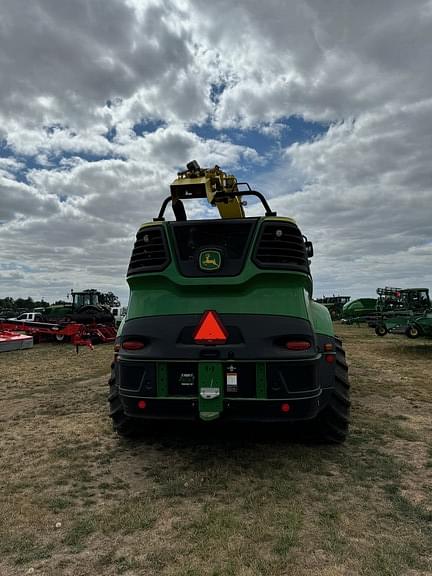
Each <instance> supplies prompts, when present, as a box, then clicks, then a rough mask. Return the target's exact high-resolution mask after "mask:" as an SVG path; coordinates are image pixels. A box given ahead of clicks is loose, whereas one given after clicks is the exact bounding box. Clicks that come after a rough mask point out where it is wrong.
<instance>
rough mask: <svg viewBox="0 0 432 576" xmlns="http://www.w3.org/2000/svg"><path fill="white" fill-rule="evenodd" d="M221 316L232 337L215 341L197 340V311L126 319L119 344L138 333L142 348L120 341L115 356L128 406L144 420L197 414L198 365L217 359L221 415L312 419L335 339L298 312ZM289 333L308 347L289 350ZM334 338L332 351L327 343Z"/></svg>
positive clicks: (327, 379)
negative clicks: (124, 345) (205, 343)
mask: <svg viewBox="0 0 432 576" xmlns="http://www.w3.org/2000/svg"><path fill="white" fill-rule="evenodd" d="M221 319H222V321H223V322H224V325H225V326H226V327H227V328H228V332H229V334H230V338H229V339H228V341H227V342H226V344H224V345H216V346H203V345H197V344H195V343H194V342H193V339H192V337H191V334H192V333H193V328H194V327H195V326H196V325H197V324H198V322H199V320H200V317H199V316H198V315H196V316H195V315H180V316H169V317H152V318H142V319H136V320H132V321H129V322H128V323H126V325H125V327H124V330H123V332H122V335H121V337H120V338H119V340H118V343H119V344H122V343H123V342H125V341H126V340H128V339H140V340H141V341H142V342H143V343H144V347H143V348H142V349H140V350H133V351H130V350H125V349H124V348H122V347H120V351H119V354H118V356H117V362H116V382H117V383H118V385H119V393H120V398H121V402H122V404H123V408H124V411H125V413H126V414H127V415H128V416H130V417H133V418H143V419H170V420H195V419H199V418H200V410H201V411H202V410H203V408H202V404H203V402H202V390H201V386H202V381H201V383H200V366H201V367H202V366H203V364H206V363H212V364H214V365H217V367H218V370H219V372H220V384H219V388H220V403H219V408H218V411H219V412H220V419H225V420H231V421H260V422H285V421H290V420H291V421H294V420H307V419H311V418H314V417H315V416H316V415H317V414H318V412H319V411H320V410H321V409H322V408H323V407H324V406H325V405H326V403H327V400H328V398H329V396H330V394H331V392H332V389H333V386H334V374H335V364H334V363H332V362H328V361H327V360H328V357H329V356H334V339H333V338H332V337H330V336H324V335H319V334H315V333H314V332H313V330H312V327H311V325H310V323H309V322H307V321H305V320H303V319H299V318H287V317H281V316H264V315H229V314H228V315H221ZM287 339H296V340H303V341H304V340H306V341H308V342H310V348H309V349H307V350H302V351H293V350H287V348H286V346H285V345H284V343H285V342H286V340H287ZM329 344H331V345H333V351H328V350H325V345H329ZM233 373H234V374H235V375H236V378H235V381H236V385H235V386H234V387H233V386H232V384H230V382H231V381H232V380H231V379H230V375H231V376H232V374H233ZM207 385H208V384H207ZM207 385H206V386H207ZM200 404H201V408H200Z"/></svg>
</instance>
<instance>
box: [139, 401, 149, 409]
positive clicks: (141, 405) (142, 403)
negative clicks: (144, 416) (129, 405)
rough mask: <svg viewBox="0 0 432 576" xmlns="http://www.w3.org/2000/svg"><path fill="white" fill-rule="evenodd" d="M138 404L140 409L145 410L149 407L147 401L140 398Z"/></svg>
mask: <svg viewBox="0 0 432 576" xmlns="http://www.w3.org/2000/svg"><path fill="white" fill-rule="evenodd" d="M137 406H138V408H139V409H140V410H145V409H146V408H147V402H146V401H145V400H138V404H137Z"/></svg>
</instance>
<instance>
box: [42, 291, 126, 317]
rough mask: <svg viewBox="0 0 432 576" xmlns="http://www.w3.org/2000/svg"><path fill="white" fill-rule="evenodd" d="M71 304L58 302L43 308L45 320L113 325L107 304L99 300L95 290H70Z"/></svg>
mask: <svg viewBox="0 0 432 576" xmlns="http://www.w3.org/2000/svg"><path fill="white" fill-rule="evenodd" d="M70 294H71V296H72V302H71V304H58V305H54V306H48V307H46V308H45V310H44V313H43V316H44V318H45V320H46V321H47V322H78V323H79V324H105V325H108V326H114V324H115V318H114V316H113V314H112V313H111V311H110V308H109V306H105V305H103V304H101V303H100V302H99V295H98V293H97V291H96V290H88V291H84V292H74V291H73V290H71V292H70Z"/></svg>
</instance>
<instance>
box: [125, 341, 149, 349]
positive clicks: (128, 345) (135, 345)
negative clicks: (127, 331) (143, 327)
mask: <svg viewBox="0 0 432 576" xmlns="http://www.w3.org/2000/svg"><path fill="white" fill-rule="evenodd" d="M144 346H145V344H144V342H141V341H140V340H126V342H123V343H122V348H123V349H124V350H141V349H142V348H144Z"/></svg>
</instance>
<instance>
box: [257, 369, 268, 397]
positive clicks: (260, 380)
mask: <svg viewBox="0 0 432 576" xmlns="http://www.w3.org/2000/svg"><path fill="white" fill-rule="evenodd" d="M255 369H256V397H257V398H261V399H263V398H267V376H266V365H265V362H257V363H256V368H255Z"/></svg>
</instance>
